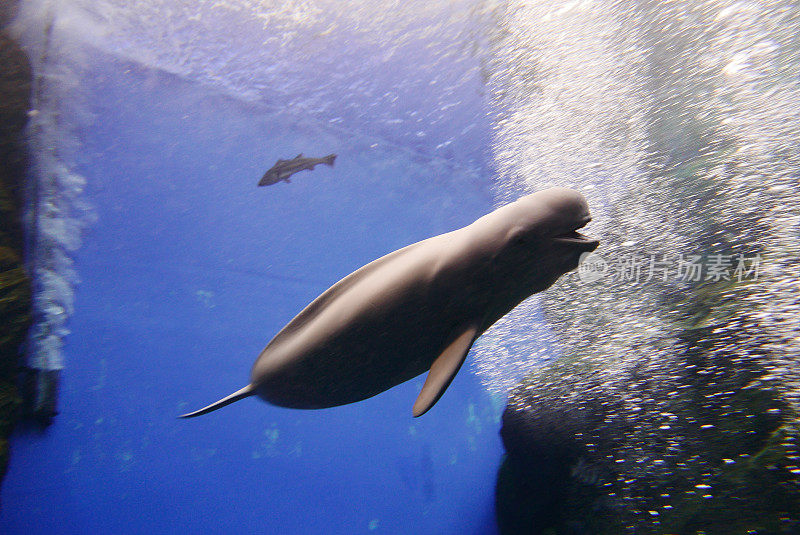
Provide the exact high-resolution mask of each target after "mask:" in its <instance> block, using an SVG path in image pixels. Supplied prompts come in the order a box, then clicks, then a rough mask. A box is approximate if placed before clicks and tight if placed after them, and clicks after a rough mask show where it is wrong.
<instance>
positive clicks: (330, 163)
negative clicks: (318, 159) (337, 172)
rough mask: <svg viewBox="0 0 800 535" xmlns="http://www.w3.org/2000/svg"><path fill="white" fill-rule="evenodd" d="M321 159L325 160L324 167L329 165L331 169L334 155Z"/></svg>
mask: <svg viewBox="0 0 800 535" xmlns="http://www.w3.org/2000/svg"><path fill="white" fill-rule="evenodd" d="M322 159H323V160H325V164H326V165H330V166H331V167H333V161H334V160H335V159H336V155H335V154H328V155H327V156H325V157H324V158H322Z"/></svg>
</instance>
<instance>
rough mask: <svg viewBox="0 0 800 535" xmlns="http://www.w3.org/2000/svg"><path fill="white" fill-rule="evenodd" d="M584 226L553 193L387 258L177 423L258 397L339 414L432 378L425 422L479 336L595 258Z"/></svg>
mask: <svg viewBox="0 0 800 535" xmlns="http://www.w3.org/2000/svg"><path fill="white" fill-rule="evenodd" d="M590 220H591V217H590V215H589V207H588V206H587V204H586V200H585V199H584V198H583V196H582V195H581V194H580V193H578V192H577V191H574V190H570V189H565V188H551V189H547V190H543V191H539V192H537V193H533V194H531V195H526V196H525V197H522V198H520V199H518V200H517V201H515V202H512V203H510V204H507V205H505V206H503V207H501V208H498V209H497V210H495V211H493V212H491V213H489V214H487V215H485V216H483V217H481V218H480V219H478V220H477V221H475V222H474V223H472V224H470V225H468V226H466V227H463V228H461V229H458V230H454V231H452V232H448V233H446V234H441V235H439V236H434V237H432V238H428V239H426V240H423V241H420V242H417V243H414V244H412V245H409V246H407V247H404V248H402V249H399V250H397V251H395V252H393V253H390V254H387V255H386V256H383V257H381V258H379V259H377V260H375V261H373V262H371V263H369V264H367V265H366V266H364V267H362V268H360V269H358V270H357V271H355V272H353V273H351V274H350V275H348V276H347V277H345V278H343V279H342V280H340V281H339V282H337V283H336V284H334V285H333V286H331V287H330V288H329V289H328V290H327V291H325V293H323V294H322V295H320V296H319V297H318V298H317V299H315V300H314V301H313V302H312V303H311V304H309V305H308V306H307V307H306V308H305V309H303V310H302V311H301V312H300V313H299V314H298V315H297V316H296V317H295V318H294V319H293V320H292V321H290V322H289V323H288V324H287V325H286V326H285V327H284V328H283V329H282V330H281V331H280V332H279V333H278V334H277V335H276V336H275V338H273V339H272V340H271V341H270V342H269V343H268V344H267V346H266V347H265V348H264V350H263V351H262V352H261V354H260V355H259V356H258V358H257V359H256V362H255V364H254V366H253V370H252V373H251V376H250V384H248V385H247V386H245V387H244V388H242V389H241V390H239V391H237V392H235V393H233V394H231V395H230V396H228V397H226V398H223V399H221V400H219V401H217V402H216V403H213V404H211V405H209V406H208V407H205V408H203V409H200V410H198V411H195V412H191V413H189V414H184V415H183V417H186V418H188V417H193V416H199V415H201V414H206V413H208V412H211V411H213V410H216V409H218V408H220V407H223V406H225V405H228V404H229V403H233V402H234V401H237V400H240V399H242V398H245V397H248V396H252V395H256V394H257V395H258V396H260V397H261V398H262V399H264V400H265V401H267V402H269V403H272V404H273V405H279V406H283V407H293V408H301V409H320V408H325V407H335V406H338V405H344V404H347V403H353V402H356V401H361V400H363V399H366V398H369V397H372V396H374V395H376V394H379V393H381V392H383V391H385V390H388V389H389V388H391V387H393V386H395V385H398V384H400V383H403V382H405V381H408V380H409V379H412V378H413V377H416V376H417V375H420V374H421V373H424V372H425V371H427V370H430V372H429V373H428V376H427V378H426V380H425V384H424V385H423V387H422V391H421V392H420V394H419V397H418V398H417V400H416V402H415V403H414V407H413V415H414V416H420V415H422V414H424V413H425V412H426V411H427V410H428V409H430V408H431V407H432V406H433V404H434V403H436V401H438V399H439V398H440V397H441V395H442V394H443V393H444V391H445V389H446V388H447V387H448V386H449V384H450V382H451V381H452V380H453V377H454V376H455V374H456V373H457V372H458V370H459V368H460V367H461V365H462V363H463V362H464V360H465V359H466V356H467V353H468V352H469V349H470V347H472V344H473V342H474V341H475V339H476V338H477V337H478V336H480V335H481V334H482V333H483V332H484V331H485V330H486V329H488V328H489V326H491V325H492V324H493V323H494V322H496V321H497V320H499V319H500V318H501V317H503V316H504V315H505V314H506V313H508V312H509V311H510V310H511V309H513V308H514V307H515V306H517V305H518V304H519V303H520V302H522V301H523V300H524V299H525V298H527V297H528V296H530V295H531V294H534V293H536V292H541V291H542V290H544V289H546V288H548V287H549V286H551V285H552V284H553V283H554V282H555V281H556V280H557V279H558V278H559V277H560V276H561V275H563V274H564V273H566V272H568V271H570V270H573V269H574V268H576V267H577V265H578V262H579V259H580V256H581V255H582V254H583V253H588V252H590V251H593V250H594V249H595V248H597V245H598V242H597V240H594V239H590V238H587V237H585V236H583V235H581V234H579V233H578V232H577V230H578V229H579V228H581V227H583V226H584V225H586V224H587V223H588V222H589V221H590Z"/></svg>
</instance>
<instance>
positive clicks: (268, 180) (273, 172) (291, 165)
mask: <svg viewBox="0 0 800 535" xmlns="http://www.w3.org/2000/svg"><path fill="white" fill-rule="evenodd" d="M335 159H336V155H335V154H328V155H327V156H324V157H322V158H304V157H303V153H302V152H301V153H300V154H298V155H297V156H295V157H294V158H293V159H291V160H278V161H277V162H275V165H273V166H272V167H271V168H270V169H269V171H267V172H266V173H264V176H262V177H261V180H259V181H258V185H259V186H271V185H272V184H277V183H278V182H280V181H281V180H283V181H284V182H291V181H290V180H289V177H290V176H292V175H293V174H295V173H299V172H300V171H305V170H306V169H308V170H309V171H313V170H314V166H315V165H319V164H321V163H324V164H325V165H330V166H331V167H333V161H334V160H335Z"/></svg>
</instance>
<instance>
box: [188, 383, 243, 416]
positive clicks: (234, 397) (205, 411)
mask: <svg viewBox="0 0 800 535" xmlns="http://www.w3.org/2000/svg"><path fill="white" fill-rule="evenodd" d="M255 393H256V387H255V386H253V385H252V384H249V385H247V386H246V387H244V388H242V389H241V390H237V391H236V392H234V393H233V394H231V395H230V396H227V397H224V398H222V399H221V400H219V401H217V402H215V403H212V404H211V405H209V406H208V407H203V408H202V409H200V410H196V411H194V412H189V413H187V414H181V415H180V416H179V417H178V418H194V417H195V416H202V415H204V414H208V413H209V412H211V411H215V410H217V409H219V408H222V407H224V406H225V405H230V404H231V403H233V402H234V401H239V400H240V399H244V398H247V397H250V396H252V395H255Z"/></svg>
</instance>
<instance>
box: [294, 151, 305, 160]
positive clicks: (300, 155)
mask: <svg viewBox="0 0 800 535" xmlns="http://www.w3.org/2000/svg"><path fill="white" fill-rule="evenodd" d="M302 157H303V153H302V152H301V153H300V154H298V155H297V156H295V157H294V159H295V160H296V159H298V158H302Z"/></svg>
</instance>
